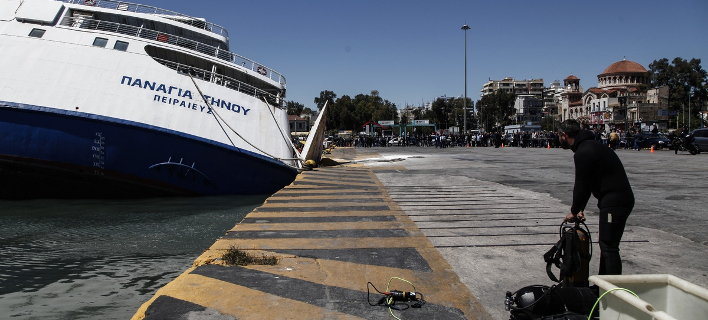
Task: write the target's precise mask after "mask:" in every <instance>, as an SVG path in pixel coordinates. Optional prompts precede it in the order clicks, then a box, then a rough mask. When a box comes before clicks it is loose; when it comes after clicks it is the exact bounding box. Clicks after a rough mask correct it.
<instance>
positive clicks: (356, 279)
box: [134, 147, 708, 320]
mask: <svg viewBox="0 0 708 320" xmlns="http://www.w3.org/2000/svg"><path fill="white" fill-rule="evenodd" d="M617 153H618V155H619V156H620V159H621V160H622V161H623V163H624V165H625V168H626V170H627V174H628V176H629V179H630V183H631V184H632V188H633V190H634V193H635V199H636V205H635V208H634V210H633V212H632V215H630V217H629V220H628V222H627V228H626V229H625V233H624V237H623V239H622V243H621V245H620V249H621V255H622V259H623V267H624V269H623V273H624V274H660V273H668V274H673V275H675V276H678V277H680V278H682V279H684V280H687V281H689V282H692V283H695V284H697V285H700V286H703V287H708V264H706V261H707V260H706V259H708V255H706V252H708V236H706V233H705V232H704V229H705V227H706V225H707V221H708V215H706V214H705V213H706V212H707V211H706V208H708V198H706V197H705V195H704V193H703V192H702V190H703V189H704V184H705V181H706V180H708V162H706V161H705V156H704V155H703V154H701V155H698V156H690V155H681V154H679V155H674V153H673V152H670V151H657V152H655V153H649V152H636V151H634V152H633V151H629V150H618V151H617ZM706 156H708V155H706ZM331 157H332V158H338V159H343V160H348V161H352V163H350V164H347V165H343V166H336V167H329V168H321V169H317V170H316V171H312V172H305V173H303V174H302V175H301V176H299V177H298V179H297V180H296V181H295V182H294V183H293V184H292V185H290V186H288V187H287V188H285V189H283V190H281V191H280V192H278V193H276V194H275V195H273V196H272V197H270V198H269V199H268V200H267V202H266V203H265V204H264V205H263V206H261V207H260V208H258V209H256V210H254V211H253V212H251V213H250V214H249V215H247V216H246V218H245V219H244V220H243V221H242V222H241V223H239V224H238V225H237V226H236V227H234V228H233V229H232V230H231V231H229V233H228V234H226V235H225V236H224V237H223V238H222V239H219V240H218V241H217V242H216V243H215V244H214V245H213V246H212V247H211V248H210V249H209V250H207V251H205V252H204V254H203V255H202V256H201V257H200V258H199V259H197V260H196V261H195V264H194V267H193V268H190V269H188V270H187V271H185V272H184V273H183V274H182V275H181V276H180V277H178V278H177V279H176V280H174V281H173V282H171V283H170V284H168V285H167V286H165V287H164V288H162V289H161V290H159V291H158V292H157V293H156V295H155V296H154V297H153V298H152V299H151V300H150V301H148V302H147V303H146V304H145V305H143V307H142V308H140V310H138V312H137V313H136V314H135V316H134V319H143V318H145V319H175V318H184V319H269V318H270V319H393V317H392V316H391V314H390V313H389V311H388V309H387V308H385V307H371V306H369V305H368V303H367V302H366V283H367V282H369V281H371V282H372V283H374V284H375V285H376V287H377V288H378V289H379V290H382V291H383V290H384V289H385V286H386V283H387V282H388V281H389V279H390V278H391V277H394V276H395V277H401V278H404V279H407V280H409V281H411V282H412V283H413V284H414V285H415V286H416V290H417V291H419V292H422V293H423V294H424V295H425V300H427V301H428V304H426V305H425V306H423V308H421V309H413V308H411V309H408V310H406V311H403V312H398V311H394V314H395V315H396V316H398V317H400V318H401V319H403V320H408V319H500V320H501V319H508V318H509V313H508V312H505V311H504V305H503V301H504V293H505V292H506V291H515V290H517V289H520V288H522V287H525V286H529V285H534V284H544V285H551V284H553V283H552V282H551V281H550V280H549V279H548V276H547V275H546V271H545V263H544V262H543V257H542V255H543V253H545V252H546V251H547V250H548V249H549V248H550V246H551V245H553V244H554V243H555V242H556V241H557V240H558V237H559V236H558V228H559V225H560V223H561V221H562V220H563V217H565V215H566V214H567V212H568V210H569V208H570V201H571V199H572V186H573V174H574V168H573V159H572V158H573V153H572V152H571V151H568V150H561V149H542V148H499V149H496V148H446V149H435V148H432V147H431V148H417V147H413V148H396V147H392V148H363V149H353V148H338V149H335V151H334V152H333V154H332V155H331ZM585 213H586V217H587V218H588V221H587V225H588V228H589V229H590V232H591V234H592V235H593V237H596V236H597V221H598V214H597V207H596V200H595V199H594V198H591V199H590V201H589V202H588V205H587V208H586V211H585ZM594 240H595V242H596V239H594ZM231 245H233V246H236V247H239V248H241V249H246V250H249V251H253V252H256V253H258V254H260V253H265V254H272V255H277V256H279V257H281V261H280V264H278V265H277V266H248V267H225V266H222V265H221V264H220V261H218V260H215V259H216V258H217V257H218V256H219V255H220V253H221V252H222V250H223V249H227V248H228V247H229V246H231ZM593 247H594V252H595V255H594V256H593V259H592V260H591V264H590V272H591V275H592V274H596V273H597V270H598V261H599V248H598V246H597V244H596V243H595V244H594V245H593ZM554 271H556V272H557V270H554ZM409 286H410V285H409V284H407V283H404V282H397V280H394V282H393V285H392V289H398V290H410V288H409ZM376 297H380V295H376ZM372 300H376V299H372Z"/></svg>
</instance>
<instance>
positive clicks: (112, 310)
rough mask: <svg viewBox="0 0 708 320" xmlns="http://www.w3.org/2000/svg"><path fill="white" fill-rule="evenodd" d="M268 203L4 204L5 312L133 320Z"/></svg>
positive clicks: (1, 279)
mask: <svg viewBox="0 0 708 320" xmlns="http://www.w3.org/2000/svg"><path fill="white" fill-rule="evenodd" d="M265 198H266V196H228V197H200V198H162V199H141V200H30V201H0V221H1V222H2V223H1V224H0V248H2V249H1V251H0V309H2V310H4V312H3V313H4V314H5V315H6V316H7V315H9V316H12V317H13V318H16V319H35V318H36V319H40V318H42V319H46V318H52V319H91V318H96V317H97V316H100V317H101V318H102V319H125V318H130V316H132V315H133V313H135V311H136V310H137V308H138V307H139V306H140V305H141V304H142V303H143V302H145V301H146V300H147V299H149V297H150V296H151V295H152V294H154V292H155V291H157V289H159V288H160V287H162V286H163V285H165V284H166V283H167V282H169V281H171V280H172V279H174V278H175V277H176V276H178V275H179V274H180V273H181V272H183V271H184V270H185V269H187V268H188V267H189V266H190V265H191V263H192V262H193V260H194V259H195V258H196V257H197V256H199V254H200V253H201V252H202V251H203V250H204V249H206V248H208V247H209V246H210V245H211V244H212V243H213V242H214V240H215V239H217V238H218V237H220V236H222V235H223V234H224V233H225V232H226V230H228V229H230V228H231V227H233V226H234V225H235V224H236V223H238V221H240V220H241V219H242V218H243V217H244V216H245V215H246V214H247V213H248V212H250V211H251V210H253V208H255V207H257V206H258V205H260V204H261V203H263V201H264V200H265Z"/></svg>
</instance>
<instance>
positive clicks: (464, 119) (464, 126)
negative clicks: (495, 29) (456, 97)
mask: <svg viewBox="0 0 708 320" xmlns="http://www.w3.org/2000/svg"><path fill="white" fill-rule="evenodd" d="M469 29H470V27H469V26H468V25H467V24H465V25H464V26H462V30H465V100H463V102H462V105H463V107H462V111H463V114H464V116H463V120H462V121H463V123H464V125H463V130H464V133H465V134H467V30H469ZM473 112H474V110H473Z"/></svg>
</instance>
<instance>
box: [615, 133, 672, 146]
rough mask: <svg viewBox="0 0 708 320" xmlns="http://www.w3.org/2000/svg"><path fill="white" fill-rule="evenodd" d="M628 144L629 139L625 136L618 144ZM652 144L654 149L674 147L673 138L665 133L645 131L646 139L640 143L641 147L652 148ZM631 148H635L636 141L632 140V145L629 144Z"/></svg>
mask: <svg viewBox="0 0 708 320" xmlns="http://www.w3.org/2000/svg"><path fill="white" fill-rule="evenodd" d="M626 144H627V140H626V139H625V138H622V139H620V142H619V144H618V146H617V147H618V148H624V147H625V145H626ZM651 146H654V149H663V148H667V149H673V148H674V147H673V145H672V144H671V140H670V139H669V138H667V137H666V135H664V134H663V133H651V132H644V141H642V142H641V143H639V147H640V148H647V149H648V148H651ZM629 147H630V148H634V142H632V145H630V146H629Z"/></svg>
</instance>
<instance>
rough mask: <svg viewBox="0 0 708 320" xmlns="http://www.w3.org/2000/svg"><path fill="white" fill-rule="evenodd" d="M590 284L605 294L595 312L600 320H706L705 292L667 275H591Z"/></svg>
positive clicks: (707, 305)
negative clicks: (597, 310) (598, 312)
mask: <svg viewBox="0 0 708 320" xmlns="http://www.w3.org/2000/svg"><path fill="white" fill-rule="evenodd" d="M590 282H592V283H594V284H596V285H597V286H598V287H600V295H602V294H603V293H605V292H607V291H609V290H611V289H613V288H618V287H619V288H625V289H629V290H631V291H632V292H634V293H636V294H637V295H638V296H639V298H637V297H635V296H633V295H632V294H631V293H629V292H626V291H624V290H615V291H612V292H610V293H608V294H606V295H605V297H604V298H602V300H600V303H599V304H598V306H597V307H595V308H596V309H599V311H600V320H629V319H635V320H644V319H646V320H652V319H656V320H676V319H680V320H693V319H695V320H706V319H708V289H706V288H703V287H699V286H697V285H695V284H692V283H689V282H687V281H685V280H683V279H680V278H677V277H674V276H672V275H669V274H653V275H613V276H609V275H604V276H592V277H590Z"/></svg>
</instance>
